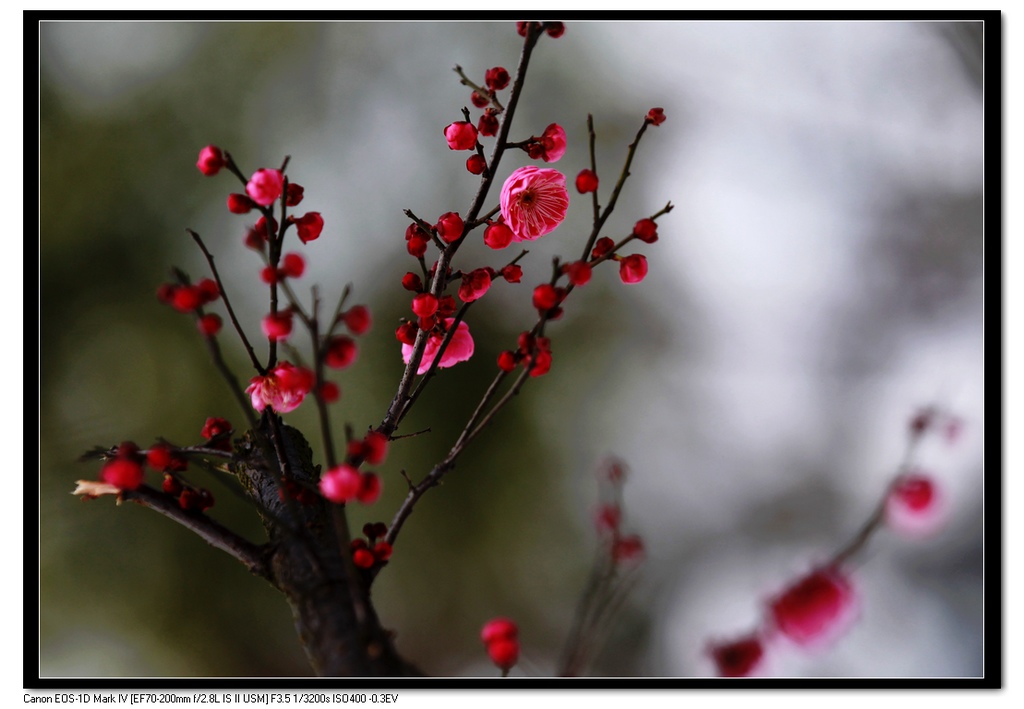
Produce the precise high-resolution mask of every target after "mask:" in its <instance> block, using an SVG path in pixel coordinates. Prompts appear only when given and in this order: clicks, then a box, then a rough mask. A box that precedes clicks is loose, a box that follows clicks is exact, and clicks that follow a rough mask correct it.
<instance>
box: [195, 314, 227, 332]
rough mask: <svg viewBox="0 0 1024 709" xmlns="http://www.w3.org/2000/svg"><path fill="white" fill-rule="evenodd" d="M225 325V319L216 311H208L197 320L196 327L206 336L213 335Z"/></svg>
mask: <svg viewBox="0 0 1024 709" xmlns="http://www.w3.org/2000/svg"><path fill="white" fill-rule="evenodd" d="M223 326H224V321H223V320H221V319H220V315H217V314H216V313H207V314H206V315H204V316H203V317H201V318H199V320H197V321H196V327H198V328H199V332H201V333H202V334H203V336H204V337H213V336H214V335H216V334H217V333H218V332H220V329H221V328H222V327H223Z"/></svg>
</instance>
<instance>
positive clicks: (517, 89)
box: [377, 25, 543, 437]
mask: <svg viewBox="0 0 1024 709" xmlns="http://www.w3.org/2000/svg"><path fill="white" fill-rule="evenodd" d="M542 32H543V29H542V28H541V26H539V25H537V26H534V25H531V26H530V27H529V29H528V31H527V32H526V38H525V41H524V42H523V49H522V52H521V53H520V56H519V64H518V67H517V68H516V74H515V79H514V80H513V83H512V91H511V94H510V96H509V101H508V106H507V107H506V108H505V112H504V117H503V119H502V121H501V125H500V127H499V129H498V136H497V140H496V141H495V145H494V151H493V152H492V153H491V159H490V160H489V161H488V162H487V164H488V167H489V169H487V170H486V171H485V172H484V173H483V175H482V176H481V180H480V186H479V188H478V189H477V193H476V196H475V197H474V198H473V202H472V204H471V206H470V208H469V211H468V212H467V214H466V217H465V220H464V226H463V232H462V234H461V235H460V236H459V238H456V239H454V240H453V241H452V242H451V243H450V244H448V245H447V246H446V247H445V248H444V249H443V250H442V251H441V255H440V257H439V258H438V260H437V266H436V268H435V271H434V279H433V281H432V282H431V284H430V289H429V292H430V293H431V294H433V295H434V296H435V297H439V296H440V295H441V291H442V290H443V288H444V285H445V279H446V274H447V272H448V269H449V267H450V265H451V262H452V259H453V258H454V256H455V253H456V252H457V251H458V249H459V247H460V246H461V244H462V242H463V241H464V237H465V235H466V234H467V233H468V232H469V227H468V226H466V225H469V224H473V223H474V222H476V220H477V217H478V216H479V214H480V210H481V209H482V207H483V204H484V201H485V200H486V199H487V194H488V192H489V191H490V188H491V185H492V183H493V181H494V174H495V171H496V169H497V166H498V164H499V163H500V161H501V156H502V154H503V153H504V151H505V143H506V142H507V141H508V134H509V131H510V130H511V126H512V120H513V118H514V116H515V110H516V106H517V105H518V103H519V97H520V95H521V94H522V90H523V82H524V80H525V78H526V71H527V68H528V66H529V63H530V56H531V54H532V53H533V48H534V47H535V46H536V44H537V40H538V39H539V38H540V35H541V33H542ZM427 340H428V334H427V333H426V332H423V331H422V330H421V331H420V332H419V333H417V335H416V340H415V342H414V344H413V349H412V353H411V354H410V357H409V361H408V362H407V363H406V366H405V371H404V372H403V373H402V377H401V380H400V381H399V385H398V391H397V392H396V393H395V396H394V397H393V398H392V400H391V404H390V405H389V406H388V409H387V412H386V413H385V415H384V419H383V421H381V424H380V425H379V426H378V427H377V431H378V432H380V433H383V434H384V435H386V436H388V437H390V436H391V435H392V434H393V433H394V432H395V429H396V428H397V427H398V423H399V421H400V419H401V416H402V414H403V412H404V411H407V403H408V398H409V392H410V390H411V388H412V382H413V378H414V376H415V372H416V370H417V369H418V368H419V365H420V361H421V360H422V358H423V351H424V350H425V349H426V346H427Z"/></svg>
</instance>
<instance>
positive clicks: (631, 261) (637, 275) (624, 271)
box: [619, 254, 647, 283]
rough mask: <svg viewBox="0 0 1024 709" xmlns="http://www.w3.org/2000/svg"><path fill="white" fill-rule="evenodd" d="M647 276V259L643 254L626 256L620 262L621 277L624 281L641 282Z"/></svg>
mask: <svg viewBox="0 0 1024 709" xmlns="http://www.w3.org/2000/svg"><path fill="white" fill-rule="evenodd" d="M645 276H647V259H646V258H645V257H644V256H643V255H642V254H633V255H631V256H626V257H624V258H623V259H622V261H620V262H619V278H621V279H622V282H623V283H639V282H640V281H642V280H643V279H644V277H645Z"/></svg>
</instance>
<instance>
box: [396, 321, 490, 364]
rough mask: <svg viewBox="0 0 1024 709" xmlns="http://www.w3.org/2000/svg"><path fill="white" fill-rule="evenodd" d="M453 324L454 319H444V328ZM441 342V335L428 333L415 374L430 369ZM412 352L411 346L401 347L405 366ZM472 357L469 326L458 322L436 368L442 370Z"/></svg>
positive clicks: (442, 337) (471, 340)
mask: <svg viewBox="0 0 1024 709" xmlns="http://www.w3.org/2000/svg"><path fill="white" fill-rule="evenodd" d="M453 322H455V318H445V320H444V324H445V327H451V326H452V323H453ZM443 340H444V335H442V334H441V333H439V332H436V331H435V332H431V333H430V335H429V339H428V340H427V346H426V348H425V349H424V350H423V359H421V360H420V366H419V369H417V370H416V374H423V373H425V372H426V371H427V370H428V369H430V365H431V364H432V363H433V361H434V357H436V356H437V351H438V349H440V347H441V342H442V341H443ZM412 350H413V346H412V345H407V344H403V345H402V359H403V360H405V363H406V364H409V359H410V358H411V357H412ZM472 356H473V337H472V335H470V334H469V325H467V324H466V323H465V322H460V323H459V325H458V327H457V328H455V334H454V335H452V341H451V342H449V343H448V347H447V348H446V349H445V351H444V354H442V355H441V361H440V362H438V365H437V366H438V367H439V368H441V369H444V368H445V367H451V366H452V365H454V364H458V363H459V362H465V361H466V360H468V359H469V358H470V357H472Z"/></svg>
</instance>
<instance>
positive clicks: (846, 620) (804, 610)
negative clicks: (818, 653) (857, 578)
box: [769, 569, 858, 648]
mask: <svg viewBox="0 0 1024 709" xmlns="http://www.w3.org/2000/svg"><path fill="white" fill-rule="evenodd" d="M769 611H770V616H771V619H772V621H773V623H774V626H775V628H776V629H777V630H778V631H779V632H781V633H782V634H783V635H785V636H786V637H787V638H789V639H790V640H792V641H793V642H794V643H796V644H797V645H801V646H803V647H807V648H815V647H821V646H823V645H827V644H828V643H830V642H832V641H833V640H835V639H836V638H837V637H838V636H839V635H841V634H842V633H843V632H845V631H846V630H847V629H848V628H849V626H850V625H851V624H852V623H853V621H854V620H856V617H857V611H858V603H857V597H856V594H855V593H854V590H853V586H852V585H851V583H850V580H849V579H848V578H847V577H846V576H845V575H843V574H842V573H841V572H840V571H839V570H838V569H817V570H816V571H813V572H811V573H810V574H808V575H807V576H804V577H803V578H801V579H799V580H798V581H795V582H794V583H792V584H791V585H790V586H789V587H788V588H787V589H785V590H784V591H783V592H782V593H780V594H779V595H778V596H776V597H775V598H773V599H772V600H771V601H770V602H769Z"/></svg>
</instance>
